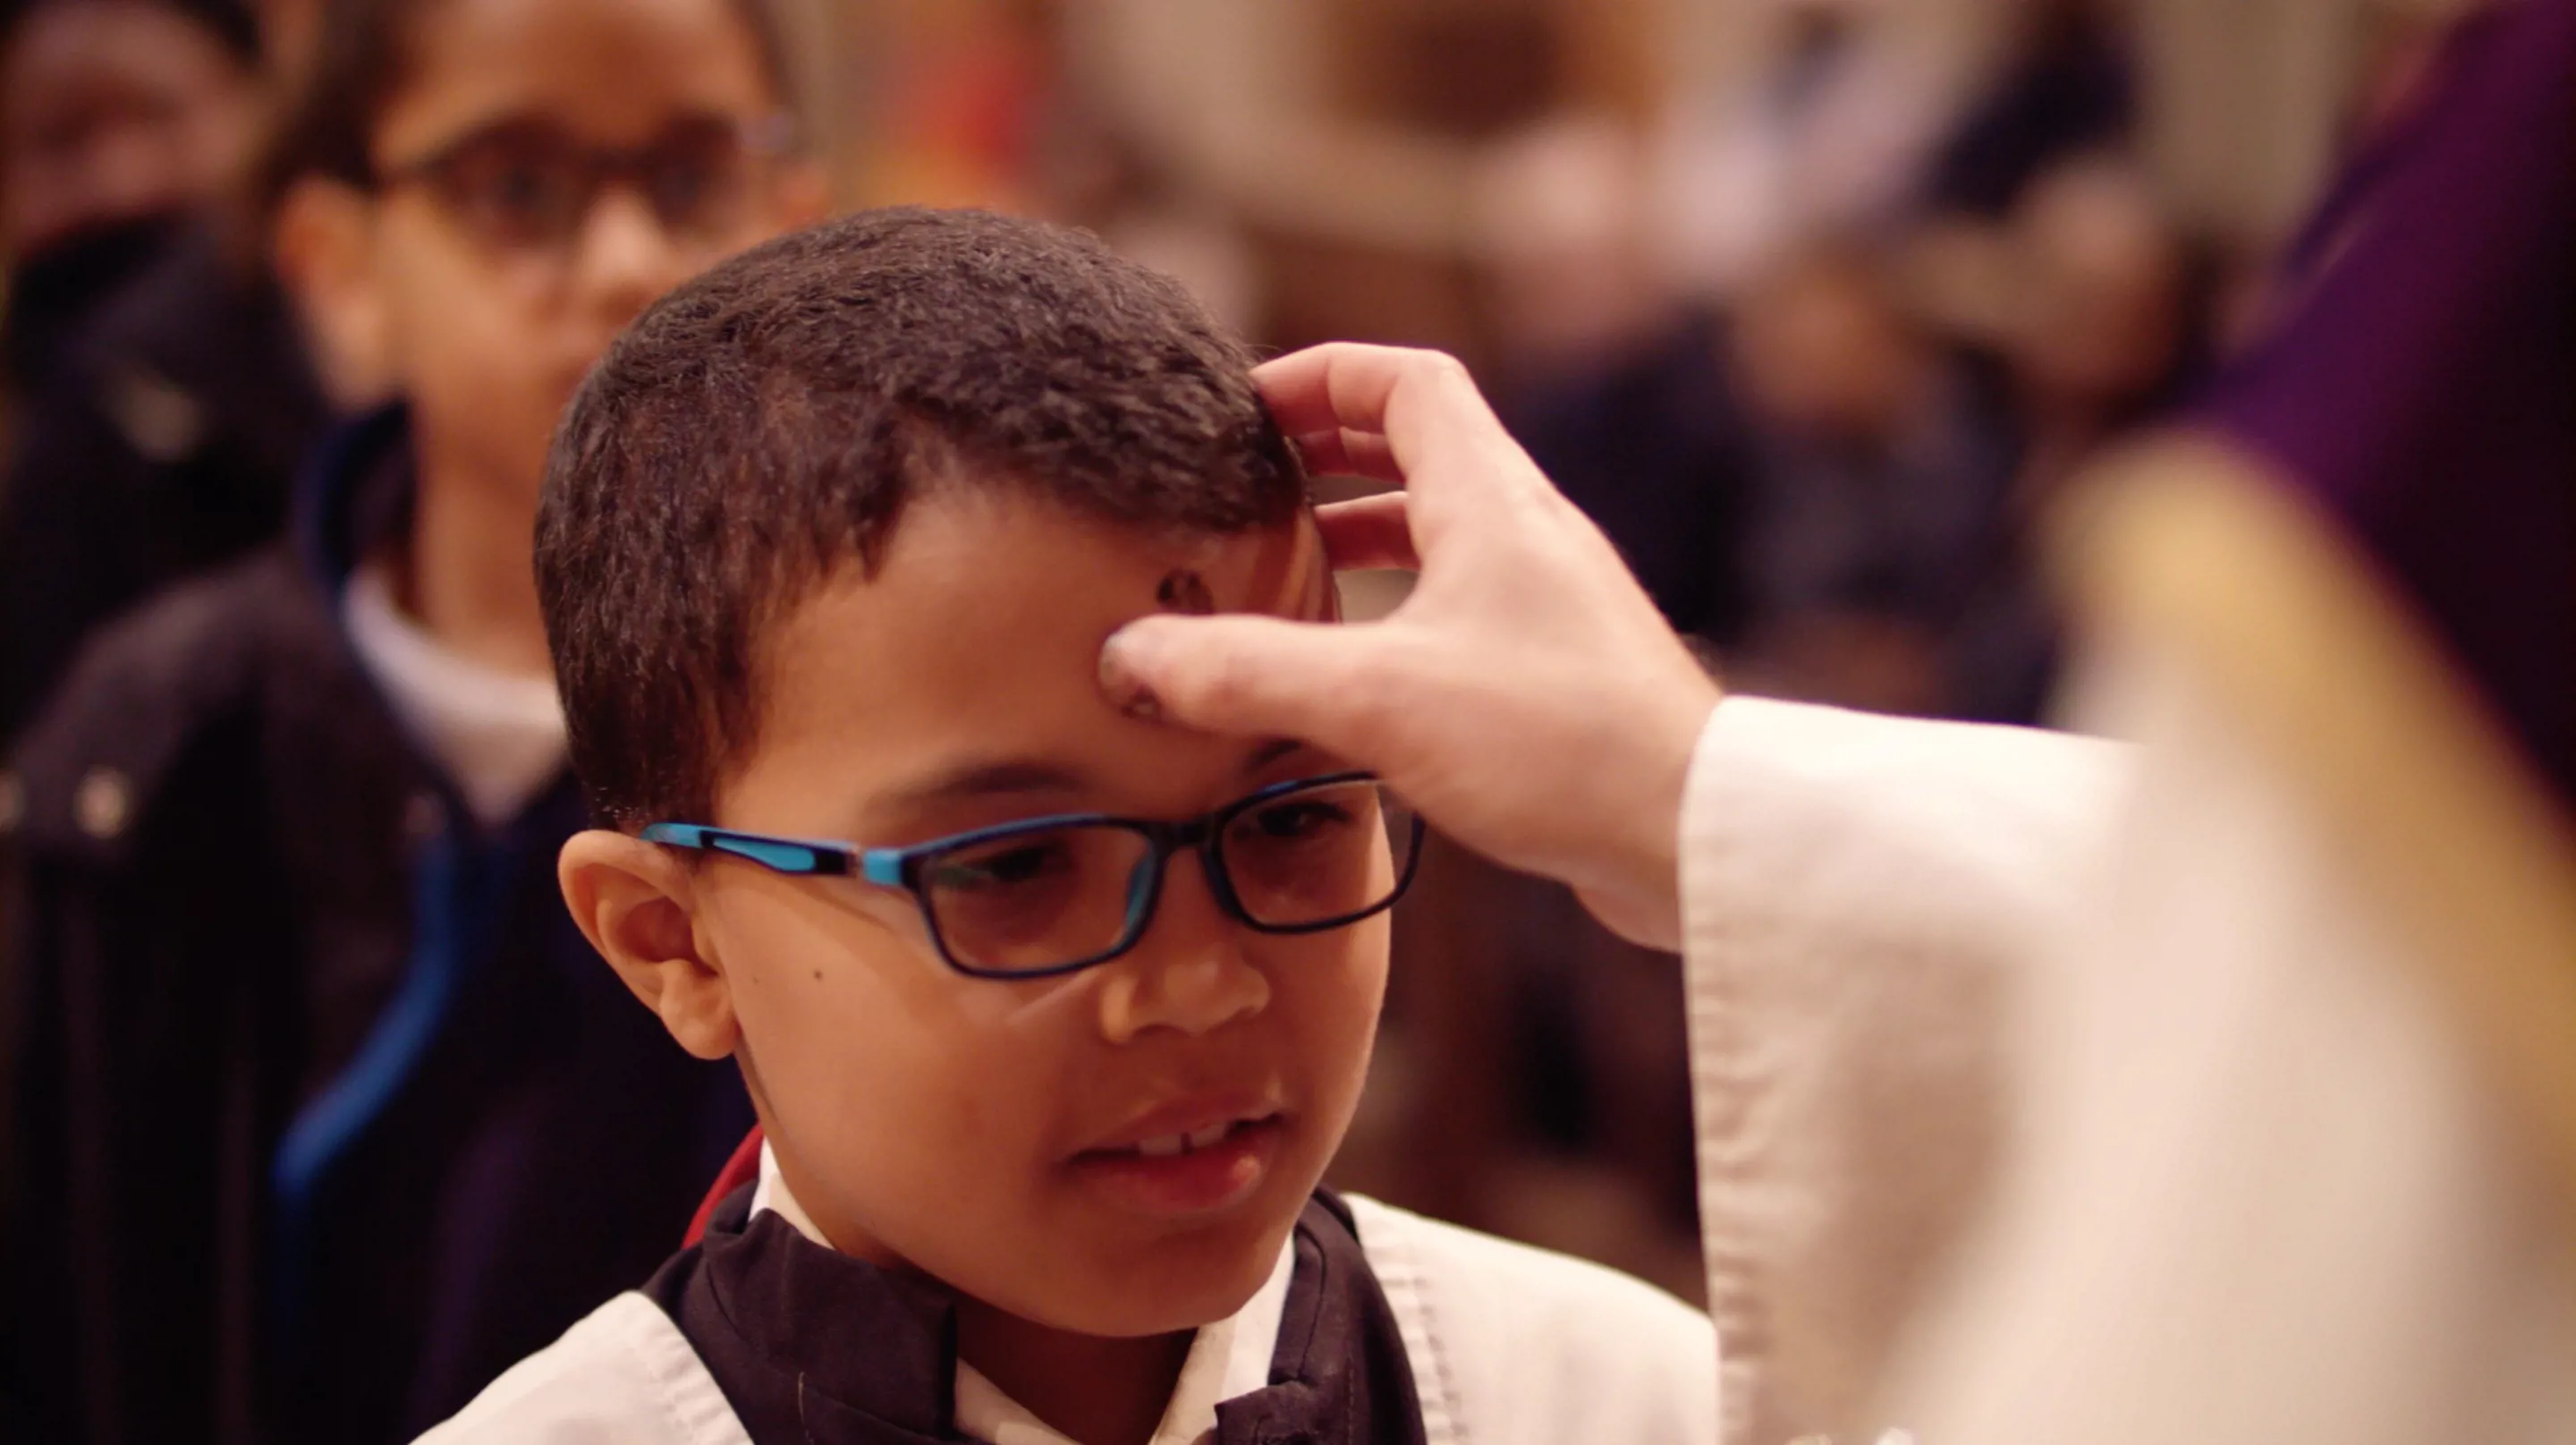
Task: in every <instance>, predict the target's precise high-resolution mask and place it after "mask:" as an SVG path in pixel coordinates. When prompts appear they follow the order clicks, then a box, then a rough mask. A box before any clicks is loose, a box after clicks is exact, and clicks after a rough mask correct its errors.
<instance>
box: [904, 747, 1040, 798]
mask: <svg viewBox="0 0 2576 1445" xmlns="http://www.w3.org/2000/svg"><path fill="white" fill-rule="evenodd" d="M1080 786H1082V779H1081V778H1080V777H1079V776H1077V775H1076V774H1075V773H1073V772H1072V771H1071V770H1069V769H1066V768H1062V767H1059V766H1057V765H1055V764H1053V763H1041V762H1035V761H1031V760H1028V759H1018V758H1015V759H1010V760H1008V761H1004V762H996V763H969V764H967V765H966V766H965V767H962V768H959V769H956V770H955V771H953V772H948V773H941V774H936V775H934V776H932V777H930V778H928V779H925V780H924V781H922V782H919V783H915V784H913V785H912V786H910V787H908V788H903V789H900V790H898V791H897V792H895V793H893V794H892V795H890V796H889V798H888V799H887V801H889V802H893V803H899V804H921V803H952V802H956V801H958V800H960V799H965V798H990V797H996V796H1003V795H1007V794H1011V793H1043V792H1051V791H1059V790H1068V789H1073V788H1078V787H1080Z"/></svg>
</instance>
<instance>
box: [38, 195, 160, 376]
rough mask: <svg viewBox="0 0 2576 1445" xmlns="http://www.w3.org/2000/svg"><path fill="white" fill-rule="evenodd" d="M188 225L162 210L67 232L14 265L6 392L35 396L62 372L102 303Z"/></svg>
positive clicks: (153, 259) (156, 257) (119, 290)
mask: <svg viewBox="0 0 2576 1445" xmlns="http://www.w3.org/2000/svg"><path fill="white" fill-rule="evenodd" d="M187 224H188V218H187V216H186V215H185V214H184V213H182V212H177V211H164V212H158V213H154V214H149V215H141V216H132V217H127V218H124V219H121V220H115V221H107V222H103V223H100V224H97V225H93V226H88V227H84V228H82V229H80V230H77V231H73V232H70V233H68V234H66V235H63V236H59V237H56V238H55V239H53V240H51V241H49V242H47V243H45V244H44V245H43V246H41V247H38V248H37V249H36V250H34V251H31V252H29V253H27V254H26V255H23V256H20V257H18V258H17V261H16V263H15V264H14V265H13V266H12V267H11V268H10V272H9V292H8V311H7V314H6V316H5V318H0V362H5V364H6V365H7V367H8V379H9V382H10V384H11V385H13V386H15V387H17V388H18V389H20V390H22V391H30V390H34V389H35V388H37V387H40V386H43V385H44V384H46V383H47V382H49V381H51V380H52V379H53V378H54V376H55V375H56V374H57V373H58V372H59V371H60V370H61V368H62V365H63V362H64V360H65V358H66V357H67V356H69V354H70V352H71V349H72V347H73V346H74V345H75V344H76V343H77V342H78V340H79V339H80V336H81V334H82V333H83V331H85V330H86V329H87V328H88V326H89V324H90V323H91V322H92V321H94V320H95V319H96V318H97V315H98V313H99V312H100V311H101V310H102V309H104V307H105V306H106V304H107V302H109V301H110V300H112V299H113V298H114V297H115V296H116V295H117V294H118V293H119V292H121V291H123V290H124V289H125V287H126V286H127V284H128V283H130V282H132V281H133V280H134V278H135V277H137V276H139V275H141V274H142V273H143V272H144V271H146V270H149V269H150V268H151V266H152V264H153V263H154V262H156V261H158V260H160V259H161V258H162V257H163V256H165V255H167V254H169V252H170V250H171V248H172V246H173V245H174V243H175V242H176V241H177V239H178V237H179V236H180V234H181V233H182V232H184V231H185V230H186V229H187Z"/></svg>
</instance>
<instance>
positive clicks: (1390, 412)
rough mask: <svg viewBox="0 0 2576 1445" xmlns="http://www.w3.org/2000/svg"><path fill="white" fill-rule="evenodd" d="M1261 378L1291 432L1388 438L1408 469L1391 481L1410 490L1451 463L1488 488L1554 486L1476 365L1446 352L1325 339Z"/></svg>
mask: <svg viewBox="0 0 2576 1445" xmlns="http://www.w3.org/2000/svg"><path fill="white" fill-rule="evenodd" d="M1252 382H1253V385H1254V386H1256V387H1258V388H1259V389H1260V391H1261V399H1262V401H1263V402H1264V403H1265V404H1266V405H1268V406H1269V408H1270V412H1271V415H1272V416H1273V417H1274V418H1276V419H1277V421H1278V423H1279V427H1280V429H1281V430H1282V431H1284V432H1286V433H1287V434H1288V435H1290V436H1313V435H1317V434H1322V433H1335V432H1352V433H1358V434H1361V435H1371V434H1374V435H1378V436H1382V437H1384V438H1385V439H1386V444H1387V450H1388V452H1389V454H1390V455H1391V456H1392V457H1393V458H1394V460H1395V465H1396V469H1397V471H1398V472H1399V473H1400V475H1398V476H1394V477H1387V478H1384V480H1388V481H1400V482H1402V483H1403V484H1404V486H1405V487H1406V488H1407V490H1411V491H1416V492H1418V491H1420V490H1421V487H1422V483H1423V481H1424V480H1425V474H1426V473H1429V472H1436V471H1438V470H1440V469H1441V464H1442V463H1444V462H1446V463H1453V464H1463V466H1464V468H1465V469H1466V470H1471V471H1474V472H1476V473H1479V474H1480V475H1479V477H1478V483H1479V485H1482V486H1495V485H1500V486H1507V487H1509V486H1529V485H1533V484H1537V485H1544V484H1545V483H1544V480H1543V479H1542V478H1540V477H1539V475H1538V469H1537V468H1536V467H1534V466H1532V465H1531V464H1530V461H1529V458H1528V456H1527V455H1526V454H1525V453H1523V452H1522V451H1521V449H1520V445H1519V444H1518V443H1517V442H1514V441H1513V440H1512V438H1511V434H1510V433H1509V432H1507V431H1505V430H1504V429H1503V424H1502V421H1501V420H1500V419H1499V418H1497V417H1496V416H1495V415H1494V409H1493V408H1492V407H1491V406H1488V405H1487V404H1486V402H1485V398H1484V395H1483V393H1481V392H1479V391H1477V390H1476V383H1475V380H1474V379H1473V378H1472V377H1470V376H1469V375H1468V374H1467V368H1466V367H1464V366H1462V365H1460V364H1459V362H1458V361H1457V359H1456V358H1454V357H1451V356H1448V355H1446V354H1444V353H1441V352H1437V351H1420V350H1411V349H1407V348H1404V347H1395V346H1369V345H1364V344H1362V343H1359V342H1349V341H1335V342H1326V343H1325V344H1323V345H1321V346H1310V347H1308V348H1306V349H1305V350H1303V351H1297V352H1291V353H1289V354H1288V355H1286V356H1283V357H1280V358H1279V359H1277V360H1275V361H1269V362H1264V363H1263V364H1262V365H1260V366H1257V367H1255V368H1253V371H1252ZM1439 485H1440V484H1439V483H1437V482H1435V483H1434V486H1435V488H1436V487H1437V486H1439Z"/></svg>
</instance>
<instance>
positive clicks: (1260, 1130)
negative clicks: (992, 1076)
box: [1067, 1106, 1286, 1216]
mask: <svg viewBox="0 0 2576 1445" xmlns="http://www.w3.org/2000/svg"><path fill="white" fill-rule="evenodd" d="M1183 1112H1184V1111H1182V1110H1157V1111H1156V1112H1155V1114H1153V1115H1151V1116H1148V1117H1147V1118H1145V1119H1143V1120H1140V1121H1138V1124H1137V1125H1135V1126H1131V1127H1130V1128H1129V1129H1128V1130H1126V1131H1124V1135H1125V1137H1122V1138H1118V1139H1116V1140H1115V1141H1114V1142H1111V1143H1108V1144H1104V1145H1100V1146H1097V1147H1094V1148H1090V1149H1085V1150H1083V1151H1082V1152H1081V1153H1079V1154H1076V1155H1074V1156H1073V1158H1072V1159H1071V1160H1069V1161H1067V1162H1068V1167H1069V1168H1070V1169H1071V1170H1072V1172H1073V1174H1074V1176H1075V1177H1076V1178H1077V1179H1080V1180H1082V1181H1083V1182H1084V1183H1085V1184H1087V1185H1089V1186H1091V1187H1093V1188H1095V1189H1098V1190H1100V1191H1101V1192H1103V1193H1105V1194H1107V1195H1108V1196H1109V1197H1110V1198H1111V1199H1112V1200H1113V1201H1115V1202H1116V1203H1118V1204H1120V1205H1123V1206H1125V1207H1126V1208H1129V1209H1133V1210H1136V1211H1138V1212H1140V1213H1146V1214H1157V1215H1166V1216H1170V1215H1194V1214H1206V1213H1211V1212H1213V1211H1216V1210H1220V1209H1224V1208H1226V1207H1228V1206H1230V1205H1234V1204H1238V1203H1241V1202H1242V1201H1243V1200H1244V1199H1246V1198H1248V1197H1250V1195H1251V1194H1252V1192H1253V1191H1254V1189H1256V1188H1257V1187H1258V1186H1259V1185H1260V1183H1261V1181H1262V1179H1263V1178H1264V1177H1266V1176H1267V1175H1268V1174H1269V1172H1270V1166H1271V1164H1272V1162H1273V1161H1274V1160H1276V1159H1277V1157H1278V1154H1279V1147H1280V1143H1281V1141H1282V1138H1283V1136H1284V1134H1285V1132H1286V1128H1285V1125H1286V1116H1284V1115H1283V1114H1281V1113H1280V1112H1279V1111H1278V1110H1277V1109H1275V1108H1270V1107H1267V1106H1250V1107H1240V1106H1239V1107H1235V1108H1232V1109H1209V1108H1199V1109H1194V1110H1188V1111H1187V1112H1188V1113H1192V1114H1196V1115H1197V1116H1198V1117H1197V1118H1183V1117H1176V1116H1179V1115H1181V1114H1182V1113H1183ZM1211 1116H1213V1117H1211ZM1200 1119H1204V1120H1205V1121H1206V1122H1203V1123H1202V1122H1199V1120H1200ZM1173 1123H1183V1124H1186V1125H1188V1126H1189V1127H1184V1128H1172V1127H1170V1125H1171V1124H1173Z"/></svg>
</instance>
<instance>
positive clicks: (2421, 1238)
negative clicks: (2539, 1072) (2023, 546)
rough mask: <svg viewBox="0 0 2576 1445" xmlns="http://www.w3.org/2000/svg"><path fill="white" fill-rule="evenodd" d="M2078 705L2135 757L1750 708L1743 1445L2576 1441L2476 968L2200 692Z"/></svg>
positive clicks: (2562, 1351) (1729, 1044)
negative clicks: (2471, 1013) (2453, 960)
mask: <svg viewBox="0 0 2576 1445" xmlns="http://www.w3.org/2000/svg"><path fill="white" fill-rule="evenodd" d="M2076 696H2077V698H2078V706H2077V708H2076V710H2075V720H2076V721H2077V722H2079V723H2080V724H2083V725H2085V726H2087V727H2089V728H2091V729H2094V730H2096V731H2100V732H2105V733H2111V734H2116V735H2120V736H2124V737H2127V738H2129V739H2132V740H2134V746H2132V745H2130V744H2122V743H2112V742H2104V741H2098V740H2095V739H2090V738H2081V737H2071V736H2062V735H2054V734H2045V733H2038V732H2029V731H2022V730H2017V729H2005V728H1990V727H1975V726H1966V725H1958V724H1942V723H1925V722H1916V721H1903V720H1896V719H1889V718H1881V717H1872V716H1865V715H1861V714H1856V713H1847V712H1840V711H1834V710H1830V709H1823V708H1816V707H1807V706H1799V705H1793V704H1785V703H1776V702H1765V701H1760V700H1755V699H1745V698H1730V699H1729V700H1727V701H1725V702H1723V703H1721V704H1720V705H1719V707H1718V709H1717V711H1716V714H1715V715H1714V716H1713V718H1712V719H1711V721H1710V724H1709V726H1708V729H1707V731H1706V733H1705V734H1704V735H1703V737H1702V740H1701V742H1700V745H1699V749H1698V753H1697V756H1696V758H1695V760H1694V762H1693V766H1692V774H1691V780H1690V784H1689V794H1688V799H1687V803H1686V806H1685V811H1684V816H1683V821H1682V845H1683V867H1682V871H1683V879H1682V882H1683V891H1684V901H1683V922H1684V929H1685V934H1686V939H1687V946H1686V957H1687V969H1688V975H1689V989H1690V1009H1691V1018H1690V1023H1691V1047H1692V1067H1693V1072H1694V1086H1695V1097H1696V1102H1697V1108H1698V1130H1699V1148H1700V1170H1701V1200H1702V1208H1703V1215H1704V1232H1705V1238H1706V1243H1707V1248H1708V1253H1709V1261H1710V1280H1711V1302H1712V1312H1713V1313H1714V1315H1715V1316H1716V1319H1717V1324H1718V1331H1719V1337H1720V1339H1721V1340H1722V1341H1723V1343H1724V1346H1725V1350H1726V1361H1725V1366H1724V1369H1723V1380H1724V1386H1725V1389H1724V1424H1725V1435H1724V1438H1725V1439H1726V1441H1727V1442H1728V1445H1781V1442H1784V1441H1786V1440H1789V1439H1791V1438H1793V1437H1796V1436H1799V1435H1802V1434H1807V1433H1810V1432H1814V1433H1826V1432H1830V1433H1832V1434H1833V1435H1834V1436H1835V1438H1836V1439H1838V1440H1863V1441H1866V1440H1868V1439H1870V1438H1872V1437H1873V1436H1874V1435H1875V1434H1876V1432H1877V1431H1879V1430H1880V1429H1884V1428H1903V1429H1906V1430H1910V1431H1912V1432H1913V1433H1914V1434H1915V1435H1916V1437H1917V1438H1918V1439H1920V1440H1921V1441H1923V1442H1925V1445H1970V1442H1977V1445H1984V1442H1996V1445H2004V1442H2010V1445H2032V1442H2051V1445H2078V1442H2083V1445H2176V1442H2184V1441H2188V1442H2193V1445H2237V1442H2242V1445H2281V1442H2288V1441H2301V1442H2331V1445H2382V1442H2385V1445H2398V1442H2421V1441H2436V1440H2478V1441H2540V1440H2566V1439H2576V1287H2571V1286H2572V1285H2576V1271H2571V1269H2570V1260H2569V1257H2568V1251H2567V1248H2566V1241H2565V1240H2564V1239H2562V1238H2561V1237H2560V1236H2558V1235H2557V1234H2556V1233H2554V1232H2553V1225H2554V1224H2555V1223H2556V1218H2555V1216H2553V1215H2552V1213H2551V1208H2552V1206H2551V1204H2550V1195H2549V1194H2548V1192H2547V1190H2546V1187H2545V1181H2544V1180H2543V1179H2542V1178H2541V1177H2540V1175H2541V1171H2540V1170H2538V1169H2537V1168H2535V1167H2534V1166H2533V1162H2532V1156H2533V1154H2534V1152H2535V1151H2533V1150H2532V1149H2531V1148H2529V1147H2527V1144H2528V1141H2527V1140H2526V1139H2524V1138H2522V1137H2520V1136H2517V1135H2515V1134H2514V1133H2513V1132H2512V1131H2511V1130H2510V1128H2509V1127H2508V1116H2507V1111H2506V1110H2505V1109H2504V1107H2503V1106H2502V1105H2501V1103H2500V1101H2499V1098H2498V1095H2497V1092H2496V1091H2495V1090H2494V1089H2492V1088H2490V1087H2489V1084H2490V1082H2491V1081H2490V1079H2489V1078H2488V1077H2487V1076H2485V1075H2483V1074H2482V1073H2481V1072H2480V1071H2479V1069H2478V1067H2477V1066H2476V1056H2475V1050H2474V1049H2473V1047H2472V1046H2471V1044H2470V1043H2469V1042H2468V1040H2467V1038H2466V1036H2465V1035H2464V1033H2463V1031H2461V1030H2460V1029H2458V1028H2456V1027H2454V1021H2453V1017H2452V1015H2451V1014H2450V1013H2449V1012H2447V1011H2446V1010H2445V1009H2444V1008H2443V1007H2442V1006H2441V1004H2440V1003H2439V1002H2438V1001H2437V999H2436V997H2435V995H2436V993H2437V989H2436V988H2435V987H2434V985H2433V984H2432V983H2431V982H2430V980H2432V979H2434V978H2435V977H2436V976H2437V974H2436V969H2437V968H2438V967H2439V965H2440V963H2441V960H2439V959H2437V958H2425V957H2418V956H2415V954H2416V953H2418V952H2421V951H2422V950H2421V948H2420V945H2419V944H2417V943H2416V942H2415V941H2414V940H2415V939H2416V938H2417V937H2419V935H2417V934H2411V933H2409V932H2408V931H2407V930H2405V929H2402V928H2400V927H2398V926H2397V925H2396V923H2395V922H2394V921H2393V920H2392V918H2391V917H2390V916H2389V911H2388V909H2387V908H2386V907H2385V906H2384V899H2383V898H2382V896H2380V894H2378V893H2376V892H2374V891H2373V890H2371V889H2369V888H2366V887H2364V886H2362V885H2361V883H2360V881H2359V880H2358V879H2357V878H2356V877H2354V876H2352V875H2351V874H2349V873H2348V872H2346V871H2344V870H2343V869H2341V868H2340V867H2339V866H2338V864H2337V862H2336V857H2335V855H2334V853H2333V851H2332V850H2331V849H2329V848H2327V847H2326V846H2324V843H2325V841H2326V840H2325V838H2324V837H2323V836H2322V835H2321V833H2320V829H2321V828H2322V827H2323V826H2324V825H2323V824H2322V823H2321V822H2320V820H2319V819H2318V818H2317V817H2316V816H2314V815H2313V813H2312V812H2311V811H2310V810H2309V809H2307V808H2305V807H2304V806H2303V803H2302V800H2301V798H2300V797H2299V796H2298V795H2296V794H2295V793H2294V792H2293V790H2292V789H2291V787H2290V786H2289V785H2288V783H2287V782H2286V781H2285V779H2284V778H2283V777H2282V775H2281V769H2279V768H2278V767H2267V766H2264V765H2263V764H2262V762H2260V761H2258V759H2257V757H2256V756H2255V752H2254V750H2253V748H2252V747H2251V746H2250V744H2249V742H2248V740H2247V738H2246V737H2245V736H2243V735H2242V734H2241V733H2240V731H2239V730H2238V729H2237V728H2236V727H2235V726H2234V725H2233V715H2232V714H2231V713H2229V712H2228V711H2227V710H2225V709H2223V708H2221V707H2219V706H2218V705H2217V704H2216V702H2215V700H2214V698H2213V697H2212V695H2211V694H2209V693H2208V692H2207V691H2206V690H2205V689H2203V688H2201V687H2200V686H2198V685H2197V683H2196V680H2195V677H2194V675H2193V674H2192V673H2190V672H2189V671H2187V670H2186V669H2183V668H2181V667H2179V666H2174V665H2171V664H2170V663H2169V662H2168V661H2166V660H2162V659H2158V658H2154V657H2150V656H2146V655H2136V656H2127V657H2101V656H2097V657H2096V659H2095V660H2094V663H2093V665H2092V673H2091V675H2090V677H2089V679H2088V680H2087V682H2086V683H2085V684H2084V685H2083V686H2081V687H2079V688H2078V690H2077V693H2076ZM2569 962H2570V964H2571V965H2576V960H2569ZM2569 1047H2571V1048H2576V1041H2570V1043H2569Z"/></svg>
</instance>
